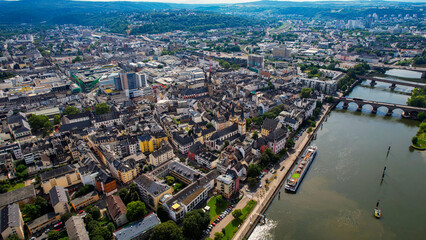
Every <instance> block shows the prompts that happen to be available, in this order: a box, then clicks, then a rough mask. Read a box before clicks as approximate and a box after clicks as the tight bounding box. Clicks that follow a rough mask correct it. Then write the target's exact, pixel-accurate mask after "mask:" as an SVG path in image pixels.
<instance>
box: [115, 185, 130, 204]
mask: <svg viewBox="0 0 426 240" xmlns="http://www.w3.org/2000/svg"><path fill="white" fill-rule="evenodd" d="M128 193H129V190H127V188H122V189H120V191H118V196H120V198H121V200H122V201H123V202H124V199H125V198H126V196H127V194H128Z"/></svg>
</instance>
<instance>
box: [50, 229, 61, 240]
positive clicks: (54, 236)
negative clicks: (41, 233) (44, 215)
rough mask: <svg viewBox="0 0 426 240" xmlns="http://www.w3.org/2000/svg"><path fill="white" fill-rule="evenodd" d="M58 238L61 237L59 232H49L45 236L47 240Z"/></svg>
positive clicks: (57, 239) (56, 239)
mask: <svg viewBox="0 0 426 240" xmlns="http://www.w3.org/2000/svg"><path fill="white" fill-rule="evenodd" d="M60 237H61V233H60V232H59V231H55V230H53V231H50V232H49V233H48V234H47V239H48V240H59V238H60Z"/></svg>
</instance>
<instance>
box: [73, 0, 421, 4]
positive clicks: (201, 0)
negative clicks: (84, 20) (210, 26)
mask: <svg viewBox="0 0 426 240" xmlns="http://www.w3.org/2000/svg"><path fill="white" fill-rule="evenodd" d="M75 1H91V2H114V1H128V2H164V3H187V4H215V3H216V4H217V3H245V2H255V1H260V0H75ZM273 1H285V2H317V1H350V0H290V1H288V0H273ZM352 1H356V0H352ZM373 1H375V0H373ZM385 1H386V0H385ZM387 1H395V2H426V0H387Z"/></svg>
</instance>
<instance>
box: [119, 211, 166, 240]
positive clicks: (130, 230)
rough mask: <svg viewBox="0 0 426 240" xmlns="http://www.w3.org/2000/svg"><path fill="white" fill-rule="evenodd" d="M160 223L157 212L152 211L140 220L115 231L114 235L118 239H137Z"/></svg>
mask: <svg viewBox="0 0 426 240" xmlns="http://www.w3.org/2000/svg"><path fill="white" fill-rule="evenodd" d="M158 224H160V219H158V217H157V215H156V214H155V213H152V214H150V215H148V216H146V217H145V218H144V219H142V220H140V221H137V222H135V223H133V224H131V225H129V226H127V227H124V228H122V229H120V230H117V231H116V232H114V236H115V239H116V240H128V239H136V237H137V236H139V235H141V234H143V233H145V232H147V231H149V230H151V229H153V228H154V227H155V226H157V225H158Z"/></svg>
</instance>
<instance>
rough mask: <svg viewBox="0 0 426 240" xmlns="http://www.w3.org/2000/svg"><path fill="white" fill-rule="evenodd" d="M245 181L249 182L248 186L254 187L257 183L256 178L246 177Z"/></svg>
mask: <svg viewBox="0 0 426 240" xmlns="http://www.w3.org/2000/svg"><path fill="white" fill-rule="evenodd" d="M247 181H248V183H249V187H251V188H252V187H255V186H256V184H257V178H253V177H249V178H247Z"/></svg>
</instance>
